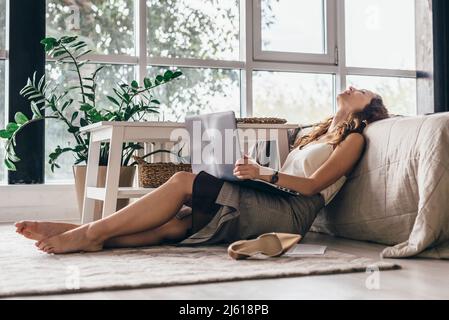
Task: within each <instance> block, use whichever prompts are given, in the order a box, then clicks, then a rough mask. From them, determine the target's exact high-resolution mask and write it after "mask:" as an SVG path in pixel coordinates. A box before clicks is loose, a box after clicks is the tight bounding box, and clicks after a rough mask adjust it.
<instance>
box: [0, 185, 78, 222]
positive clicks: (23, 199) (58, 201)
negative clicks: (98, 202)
mask: <svg viewBox="0 0 449 320" xmlns="http://www.w3.org/2000/svg"><path fill="white" fill-rule="evenodd" d="M19 220H52V221H70V222H78V221H79V220H80V215H79V213H78V206H77V203H76V194H75V187H74V186H73V185H70V184H67V185H8V186H6V185H5V186H0V223H9V222H14V221H19Z"/></svg>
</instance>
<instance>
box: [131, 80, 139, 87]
mask: <svg viewBox="0 0 449 320" xmlns="http://www.w3.org/2000/svg"><path fill="white" fill-rule="evenodd" d="M131 87H133V88H134V89H139V84H138V83H137V81H136V80H133V81H132V82H131Z"/></svg>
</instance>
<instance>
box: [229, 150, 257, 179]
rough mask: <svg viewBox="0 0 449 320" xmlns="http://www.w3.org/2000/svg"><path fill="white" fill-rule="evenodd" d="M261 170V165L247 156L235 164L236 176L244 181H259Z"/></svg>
mask: <svg viewBox="0 0 449 320" xmlns="http://www.w3.org/2000/svg"><path fill="white" fill-rule="evenodd" d="M261 169H262V166H261V165H259V164H258V163H257V162H256V161H255V160H254V159H251V158H250V157H249V156H247V155H245V156H244V157H243V159H240V160H237V162H236V163H235V168H234V176H236V177H237V178H239V179H242V180H251V179H259V178H260V173H261Z"/></svg>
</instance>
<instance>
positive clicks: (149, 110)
mask: <svg viewBox="0 0 449 320" xmlns="http://www.w3.org/2000/svg"><path fill="white" fill-rule="evenodd" d="M41 43H42V44H43V45H44V49H45V52H46V53H47V55H48V56H50V57H52V58H54V59H55V60H56V61H57V63H62V64H65V63H68V64H70V65H71V66H72V67H73V68H72V70H73V72H75V74H76V76H77V84H76V85H75V86H70V87H68V88H64V90H61V84H60V83H52V82H51V81H47V79H46V78H45V76H43V77H42V78H40V79H36V74H34V75H33V77H31V78H29V79H28V82H27V84H26V86H25V87H24V88H23V89H22V90H21V92H20V94H21V95H22V96H23V97H25V98H27V99H28V100H29V101H30V108H31V111H32V114H33V116H32V118H28V117H27V116H26V115H25V114H23V113H21V112H18V113H16V114H15V117H14V119H15V121H14V122H11V123H8V124H7V126H6V128H5V129H3V130H0V138H2V139H5V140H6V141H5V145H4V147H5V151H6V152H5V159H4V165H5V166H6V168H7V169H8V170H12V171H14V170H16V166H15V163H17V162H18V161H20V158H19V157H18V156H17V155H16V153H15V151H14V147H15V145H16V136H17V135H18V134H20V132H21V131H22V130H25V129H26V127H27V126H28V125H30V124H31V123H34V122H37V121H43V120H45V119H51V120H54V121H59V122H62V123H63V124H64V125H65V126H66V127H67V131H68V132H69V133H70V134H71V135H72V136H73V138H74V141H75V145H74V146H65V147H61V146H58V147H57V148H56V149H55V150H54V151H53V152H52V153H51V154H50V155H49V159H48V162H49V164H50V168H51V170H52V171H54V170H55V169H57V168H60V166H59V165H58V159H59V158H60V156H61V155H62V154H65V153H68V152H69V153H72V154H73V156H74V176H75V184H76V190H77V197H78V201H79V204H82V199H83V198H84V181H85V174H86V166H85V164H87V160H88V159H87V156H88V148H89V138H90V137H89V134H82V133H81V132H80V128H81V127H84V126H87V125H90V124H93V123H97V122H101V121H141V120H144V119H145V117H146V116H147V115H149V114H157V113H158V108H159V104H160V102H159V101H158V100H157V99H155V98H154V96H153V95H152V90H153V89H154V88H156V87H158V86H161V85H164V84H167V83H169V82H171V81H173V80H174V79H176V78H179V77H180V76H181V75H182V72H181V71H179V70H176V71H171V70H167V71H165V73H164V74H161V75H158V76H157V77H156V78H155V79H152V80H151V79H149V78H145V79H144V80H143V83H142V84H141V85H140V84H139V83H137V81H132V82H131V83H130V84H127V83H117V85H116V87H115V88H113V92H114V94H113V95H111V96H107V99H108V102H109V103H110V106H111V108H110V109H108V110H105V109H101V108H100V107H99V106H98V104H97V100H98V99H97V76H98V74H99V72H101V70H102V69H103V68H104V66H102V67H99V68H97V69H96V70H95V71H94V72H92V73H91V74H90V75H89V76H86V75H83V74H82V69H83V67H84V66H85V65H86V64H87V63H88V62H89V61H88V60H85V59H83V57H84V56H85V55H87V54H88V53H90V52H91V50H89V49H88V47H87V44H86V43H85V42H84V41H81V40H79V39H78V37H76V36H73V37H68V36H64V37H62V38H60V39H55V38H51V37H48V38H45V39H43V40H42V41H41ZM58 88H59V90H57V89H58ZM58 91H59V92H62V93H58ZM69 111H70V112H69ZM141 148H142V147H141V146H140V145H139V144H136V143H125V144H124V145H123V152H122V172H121V177H120V179H121V180H120V185H121V186H132V181H133V178H134V172H135V166H134V165H131V164H132V163H131V162H132V156H133V154H134V152H135V151H136V150H139V149H141ZM108 151H109V145H108V144H106V143H105V144H102V146H101V153H100V166H102V167H101V168H100V172H99V184H100V185H101V184H104V180H105V172H106V167H105V166H106V164H107V161H108V155H109V152H108ZM83 164H84V166H83ZM122 205H123V204H122ZM122 205H120V206H122Z"/></svg>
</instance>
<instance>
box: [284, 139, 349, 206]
mask: <svg viewBox="0 0 449 320" xmlns="http://www.w3.org/2000/svg"><path fill="white" fill-rule="evenodd" d="M333 151H334V148H333V146H332V145H330V144H328V143H315V144H309V145H307V146H305V147H304V148H303V149H302V150H299V148H295V149H294V150H293V151H292V152H290V154H289V155H288V157H287V160H286V161H285V163H284V165H283V166H282V168H281V170H280V171H281V172H282V173H285V174H289V175H292V176H298V177H302V178H308V177H310V176H311V175H313V174H314V173H315V171H317V170H318V169H319V168H320V167H321V166H322V165H323V164H324V163H325V162H326V161H327V160H328V159H329V157H330V156H331V154H332V152H333ZM346 179H347V178H346V176H343V177H341V178H340V179H339V180H338V181H337V182H335V183H334V184H333V185H331V186H329V187H327V188H326V189H324V190H322V191H321V192H320V194H322V195H323V197H324V201H325V205H326V206H327V205H328V204H329V203H330V202H331V200H332V199H333V198H334V197H335V196H336V195H337V193H338V191H340V189H341V188H342V187H343V185H344V183H345V182H346Z"/></svg>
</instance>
